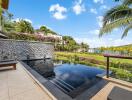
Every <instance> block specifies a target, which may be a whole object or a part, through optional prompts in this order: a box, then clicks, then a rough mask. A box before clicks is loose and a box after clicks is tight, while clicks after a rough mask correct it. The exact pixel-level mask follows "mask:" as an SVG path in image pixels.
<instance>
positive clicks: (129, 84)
mask: <svg viewBox="0 0 132 100" xmlns="http://www.w3.org/2000/svg"><path fill="white" fill-rule="evenodd" d="M103 79H105V80H107V81H109V82H112V83H116V84H119V85H122V86H125V87H128V88H132V83H130V82H126V81H122V80H119V79H115V78H111V77H109V78H107V77H106V76H104V77H103Z"/></svg>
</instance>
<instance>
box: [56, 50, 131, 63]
mask: <svg viewBox="0 0 132 100" xmlns="http://www.w3.org/2000/svg"><path fill="white" fill-rule="evenodd" d="M55 54H58V55H66V56H68V55H69V56H74V55H77V56H79V57H88V58H94V59H96V60H99V61H106V58H105V57H103V55H98V54H89V53H73V52H55ZM110 60H111V61H112V62H121V63H129V64H132V60H128V59H116V58H111V59H110Z"/></svg>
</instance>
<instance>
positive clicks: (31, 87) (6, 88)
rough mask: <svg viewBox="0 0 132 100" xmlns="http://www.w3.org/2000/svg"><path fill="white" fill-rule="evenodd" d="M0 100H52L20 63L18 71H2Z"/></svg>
mask: <svg viewBox="0 0 132 100" xmlns="http://www.w3.org/2000/svg"><path fill="white" fill-rule="evenodd" d="M0 100H52V99H51V97H50V96H49V95H48V94H47V93H46V92H45V91H44V90H42V89H41V88H40V87H39V85H38V84H37V83H36V82H35V81H34V80H33V79H32V78H31V77H30V76H29V75H28V74H27V72H26V71H25V70H24V69H23V67H22V66H21V65H20V64H19V63H18V64H17V70H5V71H0Z"/></svg>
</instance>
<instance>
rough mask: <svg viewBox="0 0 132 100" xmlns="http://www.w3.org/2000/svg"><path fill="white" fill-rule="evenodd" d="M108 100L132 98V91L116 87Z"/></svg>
mask: <svg viewBox="0 0 132 100" xmlns="http://www.w3.org/2000/svg"><path fill="white" fill-rule="evenodd" d="M107 100H132V91H128V90H125V89H122V88H120V87H114V88H113V89H112V91H111V92H110V94H109V95H108V97H107Z"/></svg>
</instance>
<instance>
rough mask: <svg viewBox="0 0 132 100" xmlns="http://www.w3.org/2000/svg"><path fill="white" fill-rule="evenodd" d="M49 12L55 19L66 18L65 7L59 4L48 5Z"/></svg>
mask: <svg viewBox="0 0 132 100" xmlns="http://www.w3.org/2000/svg"><path fill="white" fill-rule="evenodd" d="M49 12H52V14H53V17H54V18H55V19H58V20H62V19H65V18H66V15H65V14H64V13H66V12H67V9H66V8H65V7H63V6H60V5H59V4H55V5H51V6H50V8H49Z"/></svg>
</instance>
